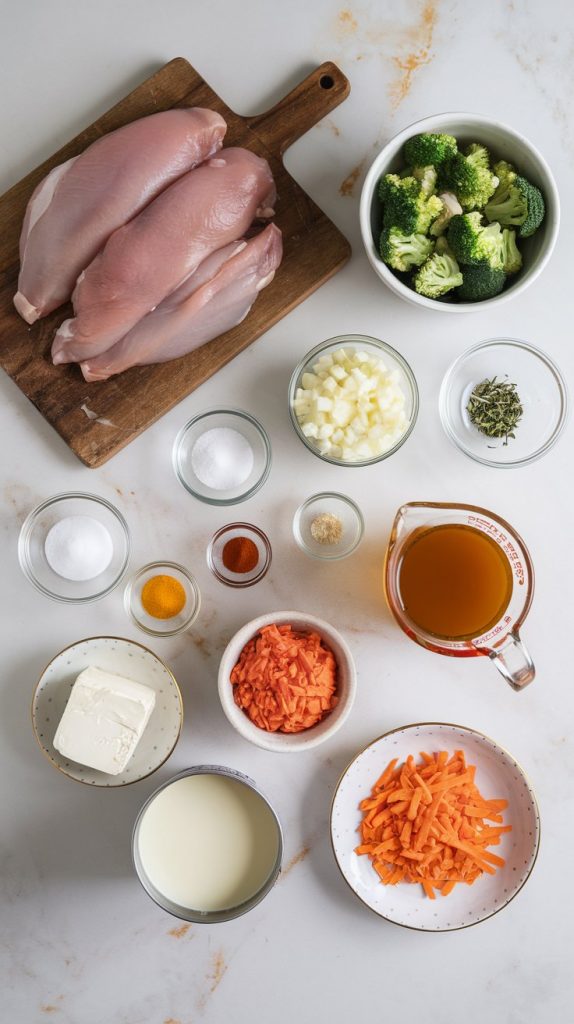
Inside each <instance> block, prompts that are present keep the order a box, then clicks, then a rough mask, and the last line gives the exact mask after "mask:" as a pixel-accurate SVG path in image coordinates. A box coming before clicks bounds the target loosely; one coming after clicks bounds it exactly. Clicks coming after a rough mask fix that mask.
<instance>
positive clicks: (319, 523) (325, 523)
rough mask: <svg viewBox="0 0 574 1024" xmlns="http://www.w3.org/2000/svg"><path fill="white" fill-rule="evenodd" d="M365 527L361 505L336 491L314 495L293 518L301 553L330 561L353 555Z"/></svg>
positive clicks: (301, 506)
mask: <svg viewBox="0 0 574 1024" xmlns="http://www.w3.org/2000/svg"><path fill="white" fill-rule="evenodd" d="M364 528H365V525H364V521H363V516H362V514H361V510H360V508H359V507H358V505H356V504H355V502H354V501H351V499H350V498H348V497H347V496H346V495H345V494H337V493H336V492H335V491H324V492H323V493H321V494H313V495H311V497H310V498H307V500H306V501H304V502H303V504H302V505H299V508H298V509H297V511H296V513H295V515H294V516H293V536H294V538H295V540H296V542H297V544H298V545H299V547H300V548H301V550H302V551H304V552H305V554H306V555H309V556H310V557H311V558H320V559H322V560H324V561H327V562H334V561H336V560H337V559H339V558H346V557H347V555H350V554H351V552H352V551H354V550H355V548H357V547H358V545H359V543H360V541H361V538H362V536H363V531H364Z"/></svg>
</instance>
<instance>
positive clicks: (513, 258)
mask: <svg viewBox="0 0 574 1024" xmlns="http://www.w3.org/2000/svg"><path fill="white" fill-rule="evenodd" d="M521 266H522V254H521V252H520V250H519V248H518V246H517V245H516V232H515V231H513V230H512V228H503V230H502V269H503V270H504V273H505V274H516V273H518V271H519V270H520V268H521Z"/></svg>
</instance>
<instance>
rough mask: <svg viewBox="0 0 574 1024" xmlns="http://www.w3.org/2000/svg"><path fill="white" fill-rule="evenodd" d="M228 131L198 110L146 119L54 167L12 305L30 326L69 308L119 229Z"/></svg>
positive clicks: (37, 198)
mask: <svg viewBox="0 0 574 1024" xmlns="http://www.w3.org/2000/svg"><path fill="white" fill-rule="evenodd" d="M226 130H227V125H226V124H225V121H224V120H223V118H222V117H220V116H219V114H216V113H214V112H213V111H212V110H202V109H200V108H198V107H196V108H192V109H189V110H166V111H164V112H162V113H159V114H152V115H151V116H150V117H142V118H141V119H140V120H138V121H133V122H132V123H131V124H128V125H126V126H125V127H124V128H118V129H117V131H115V132H110V134H109V135H104V136H103V138H101V139H98V141H97V142H94V143H93V144H92V145H91V146H88V148H87V149H86V150H85V151H84V152H83V153H82V154H80V156H77V157H73V158H72V159H71V160H68V161H67V162H66V163H64V164H60V166H59V167H54V169H53V170H52V171H50V173H49V174H48V176H47V177H46V178H44V180H43V181H42V182H41V183H40V184H39V185H38V187H37V188H36V190H35V192H34V193H33V195H32V198H31V199H30V202H29V203H28V207H27V210H26V215H25V217H24V223H23V226H22V234H21V236H20V276H19V278H18V292H17V293H16V295H15V296H14V305H15V306H16V309H17V310H18V312H19V313H20V315H21V316H22V317H23V318H24V320H27V322H28V323H30V324H32V323H34V322H35V321H36V320H37V319H38V318H39V317H42V316H46V314H47V313H50V312H51V311H52V310H53V309H56V308H57V307H58V306H60V305H61V304H62V303H63V302H66V301H67V300H68V299H69V298H70V296H71V294H72V292H73V290H74V286H75V284H76V280H77V278H78V275H79V274H80V273H81V272H82V270H84V269H85V268H86V267H87V266H88V264H89V263H91V261H92V260H93V258H94V256H96V255H97V253H98V252H99V250H100V249H101V248H102V246H103V245H105V243H106V242H107V240H108V238H109V237H110V235H111V234H112V232H113V231H115V230H116V229H117V228H119V227H121V225H122V224H125V223H126V221H128V220H130V219H131V218H132V217H134V216H135V215H136V214H137V213H139V212H140V210H142V209H143V208H144V206H146V205H147V204H148V203H149V202H150V201H151V200H152V199H154V198H155V196H157V195H158V194H159V193H160V192H161V191H162V190H163V189H165V188H166V187H167V186H168V185H170V184H171V183H172V182H174V181H175V180H176V179H177V178H179V177H181V175H182V174H185V173H187V171H190V170H191V169H192V168H193V167H196V166H197V165H198V164H200V163H202V161H203V160H206V159H207V158H208V157H210V156H213V154H214V153H216V152H217V151H218V150H219V149H220V148H221V145H222V143H223V137H224V135H225V132H226Z"/></svg>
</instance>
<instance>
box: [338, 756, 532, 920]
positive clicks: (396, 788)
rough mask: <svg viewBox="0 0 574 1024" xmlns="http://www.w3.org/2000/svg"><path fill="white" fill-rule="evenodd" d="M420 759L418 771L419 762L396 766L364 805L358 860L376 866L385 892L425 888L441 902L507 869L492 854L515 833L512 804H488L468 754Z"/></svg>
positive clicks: (409, 760)
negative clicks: (508, 820) (460, 886)
mask: <svg viewBox="0 0 574 1024" xmlns="http://www.w3.org/2000/svg"><path fill="white" fill-rule="evenodd" d="M420 758H421V761H420V764H418V765H416V764H415V760H414V758H413V757H412V756H411V755H409V757H408V758H407V760H406V762H405V763H404V764H402V765H398V764H397V758H394V759H393V760H392V761H391V762H390V763H389V764H388V765H387V767H386V768H385V770H384V772H383V773H382V775H381V776H380V777H379V778H378V779H377V781H376V782H375V784H374V786H373V788H372V790H371V796H370V797H367V798H366V799H364V800H362V801H361V803H360V805H359V806H360V809H361V810H362V811H363V820H362V822H361V824H360V826H359V830H358V831H359V832H360V834H361V839H362V842H361V844H360V846H357V847H356V849H355V853H357V854H359V855H366V856H368V857H370V858H371V861H372V864H373V867H374V869H375V871H376V872H377V874H378V876H379V878H380V880H381V882H382V883H383V885H396V884H397V882H418V883H419V884H420V885H422V888H423V892H424V893H425V895H426V896H427V897H428V898H429V899H431V900H434V899H435V898H436V892H440V893H441V895H442V896H448V894H449V893H450V892H452V890H453V889H454V887H455V885H456V884H457V882H466V884H467V885H472V883H473V882H475V881H476V879H477V878H480V876H481V875H482V874H484V873H486V874H490V875H492V874H495V872H496V869H497V868H502V867H504V859H503V858H502V857H498V856H497V855H496V854H494V853H491V852H490V851H489V850H487V849H486V847H488V846H496V845H498V844H499V843H500V836H501V835H503V834H504V833H505V832H510V831H511V828H512V826H511V825H503V824H502V821H503V817H502V814H501V811H503V810H505V809H506V807H507V806H508V801H506V800H485V799H484V797H483V796H482V794H481V793H480V792H479V790H478V789H477V787H476V786H475V783H474V775H475V771H476V769H475V767H474V766H473V765H467V763H466V760H465V757H464V753H463V751H462V750H455V752H454V754H452V756H450V757H449V754H448V752H447V751H446V750H441V751H440V752H438V753H436V754H432V755H431V754H427V753H426V752H421V754H420ZM492 822H494V823H495V824H492ZM498 823H500V824H498Z"/></svg>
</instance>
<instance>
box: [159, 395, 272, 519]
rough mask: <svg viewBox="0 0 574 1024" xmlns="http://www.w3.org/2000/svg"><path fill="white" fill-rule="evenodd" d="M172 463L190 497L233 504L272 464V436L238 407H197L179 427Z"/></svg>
mask: <svg viewBox="0 0 574 1024" xmlns="http://www.w3.org/2000/svg"><path fill="white" fill-rule="evenodd" d="M173 468H174V470H175V474H176V476H177V478H178V480H179V482H180V483H181V484H182V485H183V486H184V487H185V489H186V491H189V493H190V494H192V495H193V497H194V498H198V499H199V501H205V502H206V503H207V504H208V505H237V504H239V502H241V501H247V499H248V498H251V497H252V496H253V495H254V494H256V493H257V491H258V490H259V489H260V488H261V487H262V486H263V484H264V483H265V481H266V480H267V477H268V476H269V470H270V469H271V442H270V441H269V438H268V436H267V433H266V432H265V430H264V429H263V427H262V426H261V424H260V423H259V422H258V421H257V420H256V419H255V417H254V416H250V415H249V413H247V412H243V411H242V410H240V409H213V410H210V411H208V412H202V413H199V414H198V415H197V416H194V417H193V419H191V420H190V421H189V423H186V424H185V426H184V427H182V429H181V430H180V432H179V434H178V435H177V437H176V439H175V443H174V446H173Z"/></svg>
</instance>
